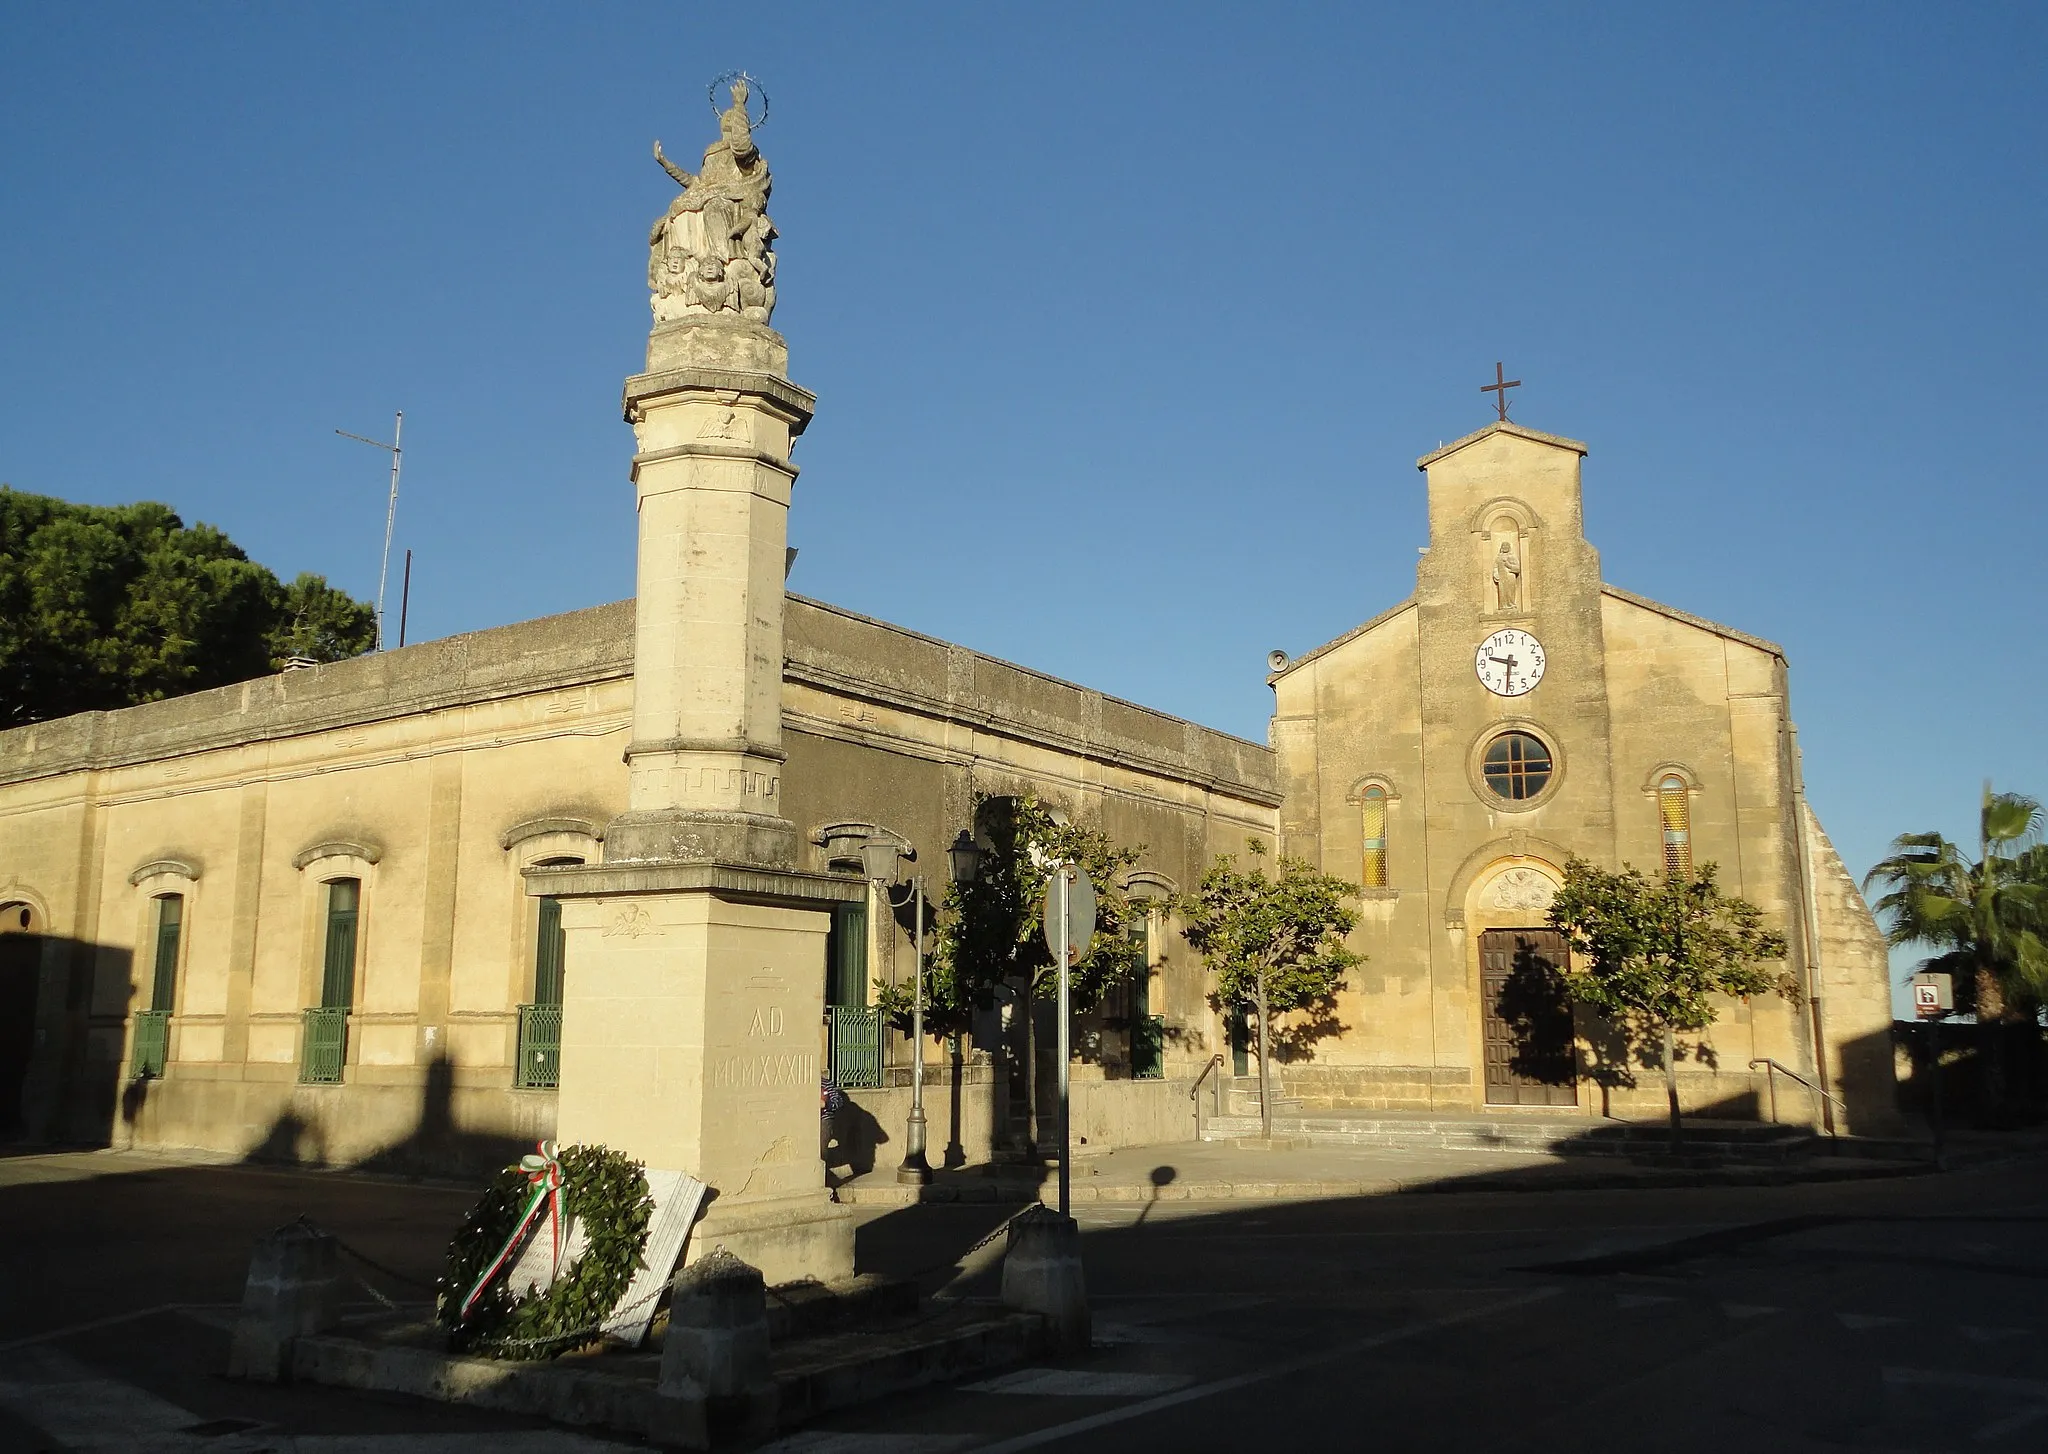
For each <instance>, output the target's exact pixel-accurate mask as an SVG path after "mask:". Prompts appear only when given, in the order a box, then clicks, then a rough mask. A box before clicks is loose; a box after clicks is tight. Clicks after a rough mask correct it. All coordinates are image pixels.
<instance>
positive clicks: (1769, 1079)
mask: <svg viewBox="0 0 2048 1454" xmlns="http://www.w3.org/2000/svg"><path fill="white" fill-rule="evenodd" d="M1759 1065H1761V1066H1763V1067H1765V1069H1764V1084H1765V1085H1766V1086H1767V1087H1769V1089H1770V1094H1771V1124H1772V1125H1773V1126H1775V1125H1777V1124H1778V1082H1777V1079H1776V1077H1775V1076H1774V1075H1773V1072H1776V1073H1777V1074H1778V1075H1785V1076H1789V1077H1790V1078H1791V1079H1793V1080H1796V1081H1798V1082H1799V1083H1800V1084H1801V1085H1803V1086H1805V1087H1806V1089H1807V1091H1808V1092H1809V1093H1811V1094H1813V1095H1817V1096H1824V1097H1826V1098H1827V1099H1828V1100H1829V1101H1832V1102H1833V1103H1834V1104H1835V1105H1836V1106H1837V1107H1839V1108H1840V1110H1841V1112H1842V1114H1843V1115H1845V1116H1846V1115H1847V1114H1848V1113H1849V1107H1848V1106H1847V1105H1845V1104H1843V1102H1842V1098H1841V1097H1840V1096H1837V1095H1835V1094H1834V1093H1833V1092H1831V1091H1828V1090H1825V1089H1823V1088H1822V1087H1820V1086H1817V1085H1815V1084H1814V1083H1813V1082H1812V1081H1810V1080H1808V1079H1807V1078H1806V1077H1805V1076H1803V1075H1801V1074H1800V1073H1799V1072H1798V1071H1796V1070H1794V1069H1792V1068H1791V1067H1790V1066H1787V1065H1780V1064H1779V1063H1778V1062H1777V1061H1775V1060H1773V1059H1771V1057H1770V1056H1768V1055H1759V1056H1758V1057H1757V1058H1756V1059H1754V1060H1752V1061H1750V1062H1749V1068H1750V1069H1751V1070H1755V1069H1756V1068H1757V1067H1758V1066H1759ZM1829 1134H1830V1135H1833V1134H1834V1130H1833V1128H1832V1127H1830V1128H1829Z"/></svg>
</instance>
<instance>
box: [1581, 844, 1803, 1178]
mask: <svg viewBox="0 0 2048 1454" xmlns="http://www.w3.org/2000/svg"><path fill="white" fill-rule="evenodd" d="M1714 872H1715V870H1714V865H1713V864H1711V863H1707V864H1702V865H1700V868H1699V870H1698V871H1697V872H1696V873H1695V874H1693V875H1692V876H1691V877H1690V878H1687V877H1684V876H1682V875H1677V874H1659V875H1658V876H1657V877H1655V878H1651V877H1649V876H1648V875H1646V874H1644V873H1643V872H1642V870H1640V869H1637V868H1631V867H1630V866H1629V865H1627V864H1623V865H1622V869H1621V872H1620V873H1611V872H1609V871H1608V870H1606V869H1603V868H1600V867H1597V866H1596V865H1594V864H1591V863H1588V862H1586V860H1585V859H1583V858H1573V859H1571V860H1570V861H1569V862H1568V863H1567V864H1566V865H1565V871H1564V885H1563V887H1561V888H1560V889H1559V890H1558V891H1557V897H1556V898H1555V899H1554V900H1552V901H1551V905H1550V923H1551V927H1552V928H1555V929H1557V930H1558V931H1559V932H1560V933H1562V934H1563V935H1564V936H1565V938H1566V939H1567V941H1568V942H1569V943H1570V944H1571V948H1572V963H1571V966H1570V967H1569V969H1568V970H1567V971H1566V973H1565V983H1566V986H1567V988H1569V989H1570V991H1571V993H1572V996H1573V998H1575V999H1578V1000H1580V1001H1582V1002H1583V1003H1585V1004H1588V1005H1591V1006H1593V1008H1595V1009H1597V1010H1600V1011H1602V1012H1603V1013H1604V1014H1605V1015H1606V1016H1607V1017H1608V1020H1609V1023H1610V1024H1612V1025H1613V1026H1614V1027H1615V1028H1616V1029H1617V1030H1619V1031H1620V1032H1621V1033H1622V1034H1623V1036H1624V1037H1625V1038H1627V1039H1628V1040H1629V1042H1630V1043H1631V1044H1633V1045H1634V1046H1635V1047H1636V1049H1637V1054H1638V1057H1639V1058H1641V1059H1642V1061H1643V1063H1644V1064H1645V1065H1647V1064H1649V1063H1650V1061H1649V1047H1650V1046H1651V1045H1660V1046H1661V1048H1662V1052H1663V1061H1664V1089H1665V1096H1666V1099H1667V1100H1668V1101H1669V1103H1670V1109H1671V1141H1672V1146H1673V1148H1674V1149H1676V1148H1677V1146H1678V1144H1679V1138H1680V1135H1681V1134H1682V1123H1681V1120H1680V1116H1679V1109H1678V1064H1677V1062H1678V1035H1679V1034H1680V1033H1686V1034H1696V1033H1698V1032H1699V1031H1702V1030H1705V1029H1706V1028H1708V1027H1709V1026H1710V1025H1712V1024H1713V1023H1714V1021H1715V1019H1716V1018H1718V1014H1719V1012H1718V1010H1717V1008H1716V1006H1715V1004H1714V997H1715V996H1716V995H1739V996H1743V997H1747V996H1750V995H1759V994H1764V993H1767V992H1769V991H1772V990H1780V991H1785V990H1786V987H1787V985H1788V984H1789V981H1788V980H1787V979H1786V978H1785V977H1784V976H1783V975H1782V973H1780V974H1773V973H1772V972H1771V971H1769V970H1767V969H1765V968H1763V967H1762V966H1763V965H1764V964H1766V963H1769V962H1771V961H1774V960H1781V959H1783V958H1784V957H1785V939H1784V936H1783V935H1781V934H1778V933H1776V932H1774V931H1772V930H1770V929H1766V928H1765V927H1764V922H1763V910H1761V909H1759V908H1758V907H1757V906H1756V905H1755V904H1752V903H1750V902H1749V901H1748V900H1747V899H1741V898H1735V897H1733V896H1730V895H1725V894H1723V893H1722V892H1721V891H1720V889H1719V888H1718V887H1717V886H1716V885H1715V883H1714Z"/></svg>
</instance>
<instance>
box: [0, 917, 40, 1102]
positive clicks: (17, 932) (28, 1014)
mask: <svg viewBox="0 0 2048 1454" xmlns="http://www.w3.org/2000/svg"><path fill="white" fill-rule="evenodd" d="M42 964H43V924H42V922H41V918H40V916H39V915H38V914H37V911H36V909H35V906H34V905H32V904H25V903H22V902H20V901H19V900H15V901H12V902H9V903H5V904H0V1136H13V1135H17V1134H19V1133H20V1131H21V1130H22V1117H21V1088H22V1082H23V1081H24V1080H25V1079H26V1078H27V1076H28V1062H29V1056H30V1055H31V1054H33V1053H34V1051H35V1043H36V985H37V982H38V981H39V980H40V979H41V977H42Z"/></svg>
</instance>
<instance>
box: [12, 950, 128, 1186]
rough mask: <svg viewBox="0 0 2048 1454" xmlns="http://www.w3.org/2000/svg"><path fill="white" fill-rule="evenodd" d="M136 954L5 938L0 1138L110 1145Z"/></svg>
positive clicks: (116, 1107) (118, 1098) (117, 1106)
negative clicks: (132, 966)
mask: <svg viewBox="0 0 2048 1454" xmlns="http://www.w3.org/2000/svg"><path fill="white" fill-rule="evenodd" d="M133 958H134V956H133V955H132V954H131V953H130V952H129V951H128V950H126V949H122V948H119V947H117V946H115V945H111V944H94V943H91V942H89V941H86V940H83V939H67V938H64V937H62V936H59V935H52V934H5V935H0V1140H28V1141H40V1142H63V1143H67V1144H74V1145H85V1146H106V1145H110V1144H112V1141H113V1132H114V1118H115V1116H116V1114H117V1113H118V1110H119V1102H120V1087H121V1071H122V1063H121V1057H122V1055H123V1053H124V1052H125V1050H126V1048H127V1018H128V1007H129V1003H130V1001H131V1000H132V998H133V995H134V991H133V988H132V980H131V977H130V973H129V970H130V966H131V964H132V961H133Z"/></svg>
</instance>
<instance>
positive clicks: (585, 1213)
mask: <svg viewBox="0 0 2048 1454" xmlns="http://www.w3.org/2000/svg"><path fill="white" fill-rule="evenodd" d="M559 1159H560V1161H561V1165H562V1171H563V1173H564V1184H563V1188H562V1209H563V1212H564V1214H565V1216H566V1217H567V1219H569V1220H571V1221H574V1222H575V1223H577V1224H578V1225H579V1226H580V1227H581V1228H582V1230H583V1236H584V1248H583V1253H582V1255H581V1256H579V1257H578V1258H577V1259H576V1261H575V1262H574V1263H573V1264H572V1265H571V1266H569V1267H567V1268H564V1269H563V1271H562V1274H561V1276H559V1277H557V1278H556V1279H555V1281H554V1283H553V1285H552V1286H550V1287H549V1288H547V1289H546V1290H545V1291H543V1292H537V1293H533V1294H531V1295H529V1296H525V1297H518V1296H515V1295H514V1292H513V1290H512V1289H511V1288H509V1287H508V1286H507V1285H506V1282H507V1279H504V1278H500V1279H499V1280H498V1281H497V1282H496V1283H494V1284H493V1285H492V1286H491V1287H489V1288H487V1289H486V1290H485V1291H484V1293H483V1294H482V1295H481V1296H480V1297H479V1298H478V1299H477V1300H476V1302H475V1304H474V1305H473V1306H472V1307H471V1308H470V1311H469V1316H468V1317H467V1318H464V1317H463V1316H462V1314H461V1308H462V1301H463V1298H464V1297H465V1296H466V1295H467V1294H468V1292H469V1289H470V1288H472V1287H474V1286H475V1285H476V1280H477V1278H478V1277H480V1276H482V1275H483V1271H484V1269H485V1268H486V1267H488V1266H489V1265H490V1263H491V1260H492V1259H493V1258H494V1257H496V1256H497V1254H498V1250H499V1249H500V1248H501V1247H503V1246H504V1245H505V1239H506V1238H507V1237H509V1236H510V1235H511V1234H512V1229H513V1227H514V1226H515V1225H517V1223H518V1220H519V1212H520V1208H521V1207H522V1206H523V1205H524V1204H525V1201H526V1197H527V1191H528V1187H529V1182H528V1179H527V1174H526V1173H525V1171H523V1170H522V1169H521V1168H520V1167H518V1166H516V1165H515V1166H508V1167H506V1168H505V1169H504V1170H503V1171H500V1172H499V1173H498V1174H497V1175H496V1176H495V1177H493V1178H492V1179H491V1183H490V1185H489V1186H488V1187H487V1188H486V1189H485V1191H484V1194H483V1196H482V1198H480V1199H479V1200H478V1202H477V1204H476V1205H475V1206H474V1207H472V1208H470V1210H469V1213H468V1215H467V1216H465V1217H464V1218H463V1219H462V1226H461V1227H460V1228H459V1229H458V1230H457V1231H456V1233H455V1236H454V1239H453V1240H451V1241H450V1242H449V1244H448V1263H447V1271H446V1272H445V1273H444V1274H443V1275H442V1277H441V1279H440V1281H439V1282H437V1283H436V1284H435V1291H436V1294H437V1296H436V1299H435V1316H436V1318H437V1319H438V1320H439V1321H440V1323H441V1325H442V1326H443V1327H445V1328H447V1329H448V1342H449V1347H450V1348H451V1349H453V1350H455V1351H457V1352H476V1353H486V1354H490V1355H493V1356H496V1357H500V1358H553V1357H556V1356H558V1355H560V1354H563V1353H567V1352H569V1351H571V1350H572V1349H575V1348H580V1347H583V1346H584V1345H585V1344H588V1343H592V1342H595V1341H596V1340H597V1339H598V1338H599V1337H600V1336H602V1324H603V1322H604V1320H605V1318H606V1317H607V1316H609V1315H610V1313H611V1311H612V1309H613V1308H615V1307H616V1306H617V1305H618V1301H619V1299H620V1298H621V1297H623V1296H624V1295H625V1292H626V1289H627V1287H628V1286H630V1285H631V1284H632V1281H633V1274H634V1273H635V1272H637V1271H639V1270H640V1268H641V1267H642V1266H643V1265H644V1264H643V1263H642V1261H641V1253H642V1251H644V1250H645V1248H646V1245H647V1227H648V1223H649V1222H650V1221H651V1220H652V1218H653V1215H654V1198H653V1197H652V1196H650V1195H649V1194H648V1190H647V1177H646V1175H645V1173H644V1171H643V1169H642V1167H641V1164H640V1163H639V1162H637V1161H634V1160H632V1159H631V1158H629V1157H627V1156H625V1155H623V1154H621V1153H620V1152H617V1151H614V1150H612V1149H611V1148H610V1147H608V1146H568V1147H564V1148H563V1149H562V1150H561V1152H560V1153H559ZM537 1235H539V1236H547V1235H549V1233H548V1230H547V1228H546V1227H545V1226H543V1227H542V1228H541V1229H540V1231H539V1232H538V1233H537Z"/></svg>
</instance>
